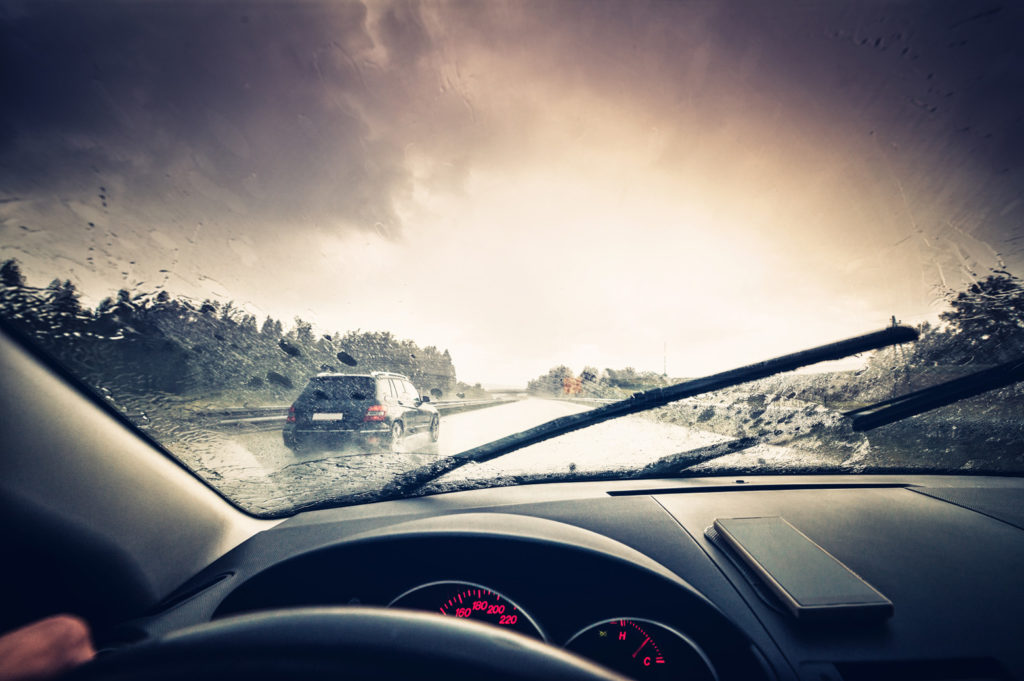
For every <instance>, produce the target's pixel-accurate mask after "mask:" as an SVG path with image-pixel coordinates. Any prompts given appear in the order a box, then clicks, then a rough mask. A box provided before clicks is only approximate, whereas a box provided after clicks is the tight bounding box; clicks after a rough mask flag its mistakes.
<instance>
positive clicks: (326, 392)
mask: <svg viewBox="0 0 1024 681" xmlns="http://www.w3.org/2000/svg"><path fill="white" fill-rule="evenodd" d="M440 426H441V418H440V416H439V414H438V412H437V409H435V408H434V407H433V405H431V404H430V398H429V397H428V396H426V395H420V393H419V392H418V391H417V390H416V388H415V387H414V386H413V384H412V382H411V381H410V380H409V378H408V377H406V376H403V375H401V374H392V373H387V372H382V371H375V372H372V373H369V374H335V373H323V374H317V375H316V376H314V377H313V378H311V379H309V383H307V384H306V387H305V388H303V390H302V392H301V393H300V394H299V396H298V398H296V400H295V403H294V404H292V406H291V408H290V409H289V410H288V418H287V421H286V423H285V426H284V432H283V437H284V444H285V446H286V447H288V448H289V449H292V450H298V449H301V448H302V447H303V446H304V445H306V444H308V443H309V442H310V441H311V440H313V439H318V440H328V439H331V438H334V439H338V438H340V439H344V440H348V441H353V442H356V443H358V444H364V445H366V446H369V447H377V448H395V447H397V446H398V445H399V443H401V441H402V439H403V438H404V437H405V436H406V435H407V434H409V433H415V432H422V431H427V432H428V433H429V434H430V439H431V441H432V442H437V439H438V436H439V434H440Z"/></svg>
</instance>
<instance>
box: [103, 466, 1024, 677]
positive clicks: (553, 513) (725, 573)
mask: <svg viewBox="0 0 1024 681" xmlns="http://www.w3.org/2000/svg"><path fill="white" fill-rule="evenodd" d="M749 516H779V517H782V518H785V519H786V521H787V522H789V523H791V524H792V525H793V526H795V527H796V528H798V529H799V530H800V531H801V532H802V533H804V534H805V535H806V536H807V537H809V538H810V539H812V540H813V541H814V542H816V543H817V544H818V545H819V546H820V547H822V548H823V549H824V550H825V551H827V552H828V553H829V555H831V556H834V557H835V559H836V560H838V561H840V562H841V563H842V564H843V565H845V566H846V567H848V568H849V569H850V570H852V571H853V572H855V573H856V574H857V575H859V576H861V577H862V578H863V579H864V580H866V581H867V582H868V583H870V584H871V585H872V586H873V587H874V588H876V589H878V590H879V591H880V592H881V593H882V594H884V596H885V597H886V598H888V599H889V600H890V601H891V602H892V604H893V611H892V614H891V616H890V617H886V618H883V619H872V620H864V621H861V620H857V619H852V618H841V617H840V618H838V619H836V620H835V621H825V622H818V621H816V622H804V621H800V620H799V619H797V618H795V617H794V616H793V615H792V613H790V612H789V611H787V610H786V608H784V607H781V603H780V602H779V600H778V599H777V598H776V597H775V596H774V595H773V594H772V593H771V591H770V590H769V589H766V588H765V584H763V583H761V580H759V579H758V578H757V576H756V575H754V574H752V573H751V571H750V570H748V569H746V568H745V566H744V565H743V563H742V561H739V560H737V559H736V556H735V555H732V554H731V553H730V552H729V551H728V550H727V549H726V548H725V547H723V546H722V545H721V544H720V543H716V542H714V541H713V537H712V538H709V536H708V535H707V534H705V530H707V529H708V528H709V527H711V526H712V524H713V523H714V521H715V520H716V519H720V518H737V517H749ZM1022 528H1024V483H1022V482H1021V481H1020V480H1018V479H1017V478H997V477H981V476H857V477H851V476H785V477H774V476H773V477H765V478H750V479H748V480H735V479H725V478H708V479H687V480H666V481H656V482H651V481H630V482H626V481H623V482H601V483H598V482H594V483H561V484H543V485H529V486H518V487H506V488H495V489H487V490H475V491H467V492H455V493H448V494H442V495H436V496H431V497H423V498H418V499H408V500H401V501H392V502H384V503H379V504H367V505H363V506H353V507H347V508H339V509H331V510H324V511H314V512H307V513H304V514H300V515H298V516H296V517H293V518H291V519H289V520H286V521H284V522H282V523H281V524H279V525H277V526H275V527H273V528H271V529H269V530H266V531H264V532H261V533H259V534H256V535H255V536H253V537H252V538H251V539H249V540H248V541H246V542H244V543H242V544H241V545H239V546H238V547H237V548H235V549H234V550H232V551H230V552H229V553H227V554H226V555H224V556H223V557H222V558H221V559H219V560H217V561H215V562H214V563H213V564H212V565H210V566H209V567H208V568H207V569H205V570H203V571H202V572H201V573H199V574H198V575H196V576H195V578H193V579H192V580H189V582H188V583H186V584H184V585H183V586H182V587H181V588H180V589H178V590H177V591H176V592H175V593H173V594H171V595H170V596H169V597H168V598H167V599H165V601H164V602H163V603H162V604H161V605H160V606H158V607H157V608H156V609H155V610H154V611H153V612H152V613H151V614H150V615H148V616H146V617H144V618H141V619H137V620H134V621H132V622H129V623H126V624H125V625H123V626H122V627H121V628H120V629H119V631H118V636H119V637H120V638H121V640H122V641H123V642H131V641H138V640H142V639H147V638H152V637H156V636H160V635H162V634H165V633H170V632H173V631H175V630H177V629H180V628H183V627H188V626H191V625H195V624H202V623H204V622H210V621H216V620H219V619H223V618H227V617H231V616H234V615H239V614H243V613H257V612H268V611H274V610H278V609H287V608H296V607H305V606H314V607H315V606H378V607H393V608H403V609H412V610H420V611H424V612H433V613H435V614H436V615H437V617H445V616H447V617H455V618H463V619H469V620H473V621H479V622H482V623H484V624H486V625H487V626H492V627H498V628H504V629H506V630H509V631H515V632H518V633H521V634H523V635H525V636H528V637H532V638H536V639H539V640H542V641H545V642H547V643H549V644H551V645H554V646H558V647H564V648H566V649H567V650H569V651H572V652H575V653H577V654H579V655H582V656H584V657H587V658H589V659H591V660H594V661H597V662H600V663H602V664H604V665H606V666H608V667H610V668H612V669H614V670H616V671H619V672H620V673H622V674H624V675H626V676H629V677H631V678H636V679H647V678H649V679H656V678H683V679H808V680H809V679H814V681H831V680H835V681H851V680H857V679H868V678H873V679H886V678H893V679H917V680H921V681H923V680H927V679H961V680H966V679H1010V678H1024V646H1021V645H1020V642H1021V641H1022V640H1024V624H1022V623H1021V618H1020V613H1021V612H1024V609H1022V608H1024V582H1022V580H1021V579H1020V575H1021V574H1024V529H1022ZM797 569H798V568H797Z"/></svg>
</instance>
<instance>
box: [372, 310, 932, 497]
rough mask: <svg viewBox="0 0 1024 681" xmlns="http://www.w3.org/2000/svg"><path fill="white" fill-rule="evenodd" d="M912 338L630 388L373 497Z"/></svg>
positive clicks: (882, 339)
mask: <svg viewBox="0 0 1024 681" xmlns="http://www.w3.org/2000/svg"><path fill="white" fill-rule="evenodd" d="M915 340H917V331H916V330H915V329H913V328H911V327H908V326H897V325H893V326H891V327H889V328H886V329H883V330H881V331H875V332H873V333H868V334H864V335H862V336H855V337H853V338H848V339H846V340H842V341H838V342H836V343H828V344H826V345H820V346H818V347H814V348H810V349H808V350H802V351H800V352H794V353H792V354H789V355H782V356H781V357H776V358H774V359H769V360H766V361H764V362H758V363H756V364H749V365H747V366H743V367H739V368H737V369H731V370H729V371H723V372H721V373H718V374H712V375H710V376H705V377H703V378H697V379H693V380H690V381H683V382H682V383H677V384H675V385H670V386H666V387H664V388H654V389H653V390H647V391H644V392H638V393H634V394H633V395H632V396H631V397H628V398H626V399H624V400H620V401H618V402H612V403H611V404H606V405H604V406H601V407H597V408H596V409H591V410H589V411H585V412H581V413H579V414H570V415H568V416H562V417H559V418H556V419H554V420H551V421H547V422H546V423H542V424H540V425H539V426H534V427H533V428H529V429H527V430H524V431H521V432H519V433H514V434H512V435H509V436H507V437H503V438H500V439H498V440H494V441H493V442H488V443H486V444H483V445H480V446H478V447H474V448H472V449H468V450H466V451H464V452H461V453H459V454H454V455H452V456H448V457H445V458H443V459H438V460H437V461H434V462H432V463H429V464H426V465H425V466H421V467H420V468H416V469H413V470H411V471H407V472H406V473H403V474H401V475H399V476H397V477H396V478H395V479H394V480H393V481H392V482H391V483H389V484H388V485H387V486H386V487H385V488H384V489H382V490H381V492H380V493H379V494H377V495H375V497H376V498H377V499H378V500H382V499H390V498H397V497H402V496H407V495H408V494H409V493H411V492H412V491H414V490H416V489H417V488H419V487H422V486H423V485H425V484H427V483H428V482H430V481H432V480H436V479H437V478H439V477H441V476H442V475H444V474H445V473H448V472H449V471H452V470H455V469H456V468H460V467H462V466H465V465H466V464H469V463H480V462H483V461H490V460H491V459H495V458H497V457H499V456H502V455H504V454H508V453H509V452H513V451H515V450H517V449H522V448H523V447H527V446H529V445H533V444H537V443H538V442H543V441H544V440H549V439H551V438H553V437H557V436H559V435H564V434H566V433H571V432H573V431H575V430H580V429H582V428H587V427H589V426H592V425H595V424H598V423H602V422H604V421H608V420H611V419H614V418H619V417H620V416H627V415H629V414H635V413H637V412H641V411H646V410H648V409H653V408H655V407H661V406H664V405H666V404H668V403H670V402H675V401H677V400H682V399H686V398H688V397H695V396H697V395H702V394H704V393H709V392H714V391H716V390H721V389H722V388H729V387H732V386H735V385H739V384H741V383H747V382H750V381H755V380H757V379H759V378H766V377H768V376H773V375H775V374H779V373H783V372H785V371H792V370H793V369H799V368H800V367H804V366H809V365H812V364H818V363H819V362H827V361H830V360H836V359H842V358H844V357H849V356H851V355H857V354H860V353H862V352H868V351H870V350H877V349H879V348H884V347H888V346H890V345H896V344H899V343H909V342H912V341H915Z"/></svg>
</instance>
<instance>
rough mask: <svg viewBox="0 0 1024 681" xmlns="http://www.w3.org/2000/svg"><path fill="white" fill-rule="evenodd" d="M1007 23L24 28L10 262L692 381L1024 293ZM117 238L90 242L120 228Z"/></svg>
mask: <svg viewBox="0 0 1024 681" xmlns="http://www.w3.org/2000/svg"><path fill="white" fill-rule="evenodd" d="M1022 18H1024V13H1022V8H1021V6H1020V5H1017V4H1013V3H1010V4H1007V5H1001V4H999V3H997V2H990V3H985V2H958V3H940V2H928V3H924V2H900V3H895V4H893V5H892V6H887V5H886V4H885V3H878V2H872V3H863V2H853V3H849V4H843V3H838V2H827V3H795V4H791V5H787V3H782V2H757V1H754V0H751V1H750V2H682V1H681V2H665V1H659V2H642V1H629V2H627V1H625V0H622V1H619V2H596V1H591V0H580V1H579V2H571V1H569V0H558V1H549V2H507V3H506V2H475V1H474V2H451V3H410V2H373V3H368V4H367V5H366V6H364V5H363V4H361V3H356V2H331V3H310V2H299V3H284V2H269V1H262V2H174V3H162V2H146V1H143V2H130V3H110V2H106V3H98V2H85V3H66V4H65V3H52V2H25V3H11V2H4V3H3V4H2V8H0V64H2V65H3V66H2V67H0V86H2V92H3V95H2V97H3V101H4V104H3V105H2V107H0V201H2V203H0V256H2V257H12V256H13V257H17V258H19V259H20V260H21V261H22V262H23V264H24V265H25V267H26V269H27V271H28V273H29V276H30V278H32V280H33V281H34V282H36V283H41V284H44V283H46V282H47V281H48V280H49V279H50V278H52V277H54V276H59V277H62V278H64V277H69V278H71V279H72V280H74V281H75V282H77V283H78V284H79V285H80V287H81V288H82V289H83V291H84V292H85V293H86V294H87V295H88V296H90V298H91V299H92V300H93V301H95V300H97V299H99V298H100V297H102V296H104V295H108V294H109V293H110V292H112V291H114V290H116V289H117V288H121V287H126V288H138V289H141V290H153V289H156V288H158V287H164V288H167V289H169V290H171V291H172V292H175V293H179V294H185V295H191V296H196V297H200V298H201V297H206V296H216V297H219V298H221V299H223V300H228V299H232V300H234V301H235V302H236V303H243V304H245V305H246V306H247V307H249V308H250V309H252V310H253V311H254V312H257V313H259V314H263V315H265V314H271V315H274V316H275V317H279V318H283V319H284V320H290V319H291V318H292V317H294V316H296V315H299V316H302V317H303V318H306V319H309V320H312V321H314V323H315V324H316V325H317V327H318V328H319V329H320V330H321V331H323V332H333V331H336V330H341V331H344V330H348V329H355V328H361V329H364V330H380V329H383V330H389V331H392V332H394V333H396V334H398V335H400V336H402V337H409V338H413V339H414V340H416V341H417V342H418V343H420V344H421V345H437V346H439V347H442V348H448V349H450V351H451V353H452V355H453V358H454V360H455V363H456V368H457V370H458V372H459V377H460V378H462V379H463V380H468V381H471V382H476V381H483V382H484V383H498V384H521V383H524V382H525V381H526V380H527V379H528V378H531V377H533V376H536V375H538V374H540V373H543V372H545V371H546V370H547V369H548V368H549V367H551V366H552V365H554V364H557V363H567V364H569V365H570V366H572V367H573V368H575V369H577V370H578V369H580V368H581V367H582V366H583V365H584V364H591V365H596V366H598V367H608V366H610V367H622V366H626V365H632V366H635V367H637V368H641V369H651V370H657V371H660V370H661V368H662V362H663V348H664V347H667V349H668V353H667V354H668V357H667V359H668V372H669V373H670V374H672V375H676V376H679V375H695V374H698V373H704V372H707V371H712V370H718V369H724V368H728V367H730V366H733V365H735V364H738V363H746V362H751V361H756V360H759V359H764V358H767V357H769V356H772V355H774V354H779V353H782V352H788V351H792V350H796V349H801V348H803V347H808V346H810V345H814V344H817V343H820V342H826V341H830V340H836V339H839V338H841V337H844V336H846V335H851V334H855V333H860V332H865V331H869V330H874V329H876V328H878V327H880V326H882V325H884V324H885V323H886V321H887V320H888V318H889V317H890V315H895V316H897V317H898V318H901V319H903V320H905V321H910V322H916V321H920V320H924V319H928V318H934V316H935V315H936V314H937V312H938V311H939V310H941V309H942V305H941V296H942V293H943V291H945V290H948V289H956V288H960V287H962V286H963V284H964V282H965V281H968V280H969V279H970V277H972V276H982V275H984V274H985V273H986V272H987V271H988V269H989V268H991V267H999V266H1007V267H1009V268H1010V269H1011V270H1013V271H1015V272H1017V273H1018V274H1022V273H1024V272H1022V268H1021V265H1022V263H1024V229H1022V228H1021V220H1022V215H1024V205H1022V202H1021V190H1022V187H1024V171H1022V167H1021V158H1022V155H1024V121H1022V117H1024V82H1022V81H1024V49H1022V46H1021V42H1022V41H1020V39H1019V38H1020V35H1022V30H1021V29H1022V27H1024V21H1022ZM90 223H91V226H90Z"/></svg>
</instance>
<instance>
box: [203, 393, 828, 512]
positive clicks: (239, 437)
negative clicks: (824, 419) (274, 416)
mask: <svg viewBox="0 0 1024 681" xmlns="http://www.w3.org/2000/svg"><path fill="white" fill-rule="evenodd" d="M586 409H588V407H587V406H583V405H579V404H574V403H569V402H563V401H557V400H542V399H526V400H522V401H519V402H513V403H510V404H504V405H500V406H496V407H489V408H486V409H479V410H476V411H469V412H463V413H461V414H451V415H448V416H443V417H442V419H441V434H440V438H439V440H438V442H436V443H432V442H430V437H429V435H428V434H426V433H417V434H413V435H409V436H407V438H406V439H405V441H404V442H403V443H402V445H401V447H400V448H399V450H398V451H393V452H392V451H365V450H359V449H351V448H350V449H346V448H342V447H339V446H322V447H318V448H311V449H309V450H304V451H302V452H300V453H295V452H292V451H291V450H289V449H288V448H286V447H285V446H284V443H283V442H282V439H281V432H280V431H278V430H270V431H262V432H250V433H238V434H222V435H220V436H219V437H218V438H217V441H216V442H211V443H210V445H211V446H209V447H206V448H204V449H205V453H204V454H203V455H202V457H201V458H202V461H201V462H196V463H197V464H199V465H198V466H197V468H199V469H200V470H201V471H202V474H203V475H204V477H207V479H209V480H210V482H211V483H213V484H214V485H215V486H217V487H219V488H221V489H222V490H223V491H224V492H225V493H226V494H227V495H228V496H230V497H232V498H235V499H238V500H240V502H241V503H242V505H243V506H246V507H249V508H251V509H252V510H256V511H259V512H265V511H268V510H270V511H272V510H278V509H283V508H291V507H295V506H303V505H308V504H311V503H316V502H318V501H321V500H324V499H330V498H340V497H344V496H347V495H352V494H362V493H367V492H372V491H374V490H378V489H380V488H381V487H383V486H384V485H386V484H387V483H388V482H390V481H392V480H393V479H394V478H395V476H397V475H399V474H401V473H403V472H405V471H408V470H411V469H414V468H417V467H419V466H422V465H424V464H426V463H430V462H431V461H434V460H436V459H438V458H442V457H445V456H447V455H450V454H455V453H458V452H461V451H464V450H466V449H469V448H471V447H475V446H477V445H481V444H484V443H486V442H490V441H492V440H495V439H498V438H501V437H504V436H506V435H509V434H511V433H514V432H517V431H520V430H523V429H525V428H530V427H532V426H535V425H538V424H540V423H543V422H545V421H548V420H550V419H553V418H557V417H559V416H564V415H566V414H571V413H576V412H581V411H585V410H586ZM728 439H729V438H727V437H725V436H722V435H717V434H714V433H709V432H706V431H699V430H693V429H690V428H686V427H683V426H679V425H673V424H669V423H661V422H657V421H653V420H650V419H645V418H642V417H640V416H627V417H624V418H620V419H615V420H612V421H607V422H605V423H602V424H598V425H596V426H592V427H590V428H586V429H584V430H581V431H577V432H575V433H571V434H569V435H564V436H562V437H558V438H554V439H552V440H549V441H547V442H543V443H540V444H537V445H532V446H530V447H526V448H523V449H521V450H518V451H515V452H512V453H510V454H508V455H506V456H503V457H500V458H498V459H495V460H493V461H490V462H487V463H482V464H471V465H468V466H464V467H462V468H460V469H457V470H454V471H451V472H450V473H448V474H446V475H445V476H444V477H443V478H441V479H439V481H438V483H439V485H440V487H441V488H443V487H444V486H445V485H446V484H448V483H452V484H458V483H459V482H464V481H466V480H489V479H493V478H499V477H505V476H518V475H528V476H538V475H542V476H543V475H552V476H558V475H562V474H565V473H570V472H576V473H586V472H597V471H606V470H615V469H631V468H638V467H642V466H643V465H645V464H648V463H651V462H653V461H655V460H657V459H658V458H660V457H663V456H667V455H670V454H674V453H678V452H683V451H687V450H690V449H694V448H697V447H703V446H707V445H710V444H714V443H717V442H722V441H725V440H728ZM808 456H809V455H808V453H807V452H796V451H791V450H788V449H787V448H785V447H770V446H760V447H756V448H752V449H749V450H746V451H745V452H742V453H738V454H731V455H729V456H728V457H724V458H723V459H720V460H718V462H717V463H718V464H719V465H721V464H726V465H728V464H730V463H732V464H735V463H737V462H738V461H739V462H743V463H749V462H750V461H758V462H759V463H764V464H765V465H767V466H769V467H771V466H772V464H773V463H774V462H781V461H786V462H789V463H791V462H792V460H793V458H794V457H799V458H800V459H807V460H806V461H803V463H807V464H814V463H816V462H815V461H811V460H809V459H808ZM820 463H822V464H826V463H827V464H828V465H831V466H835V465H836V464H838V463H841V462H838V461H827V462H826V461H821V462H820ZM704 465H705V466H706V464H704Z"/></svg>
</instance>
